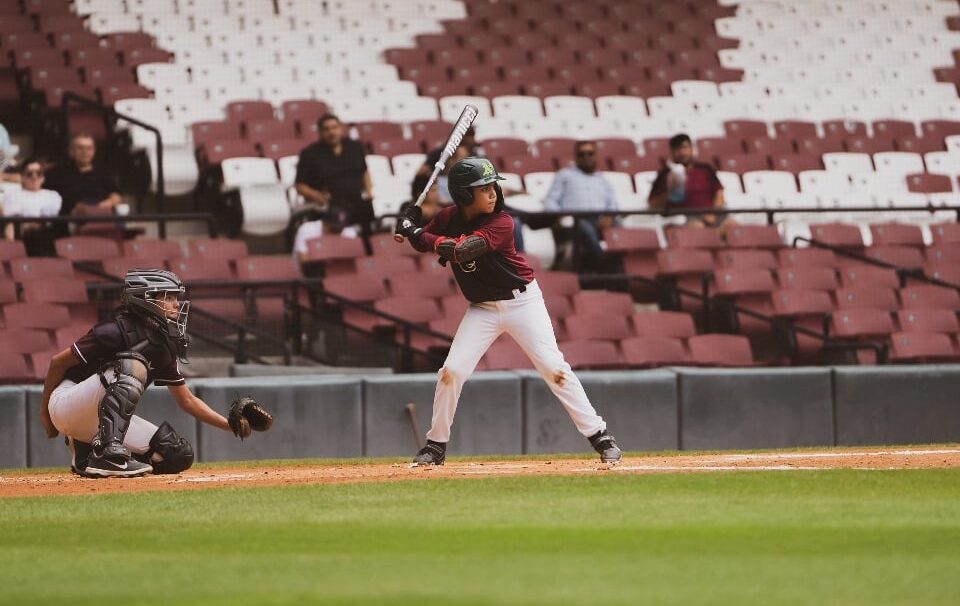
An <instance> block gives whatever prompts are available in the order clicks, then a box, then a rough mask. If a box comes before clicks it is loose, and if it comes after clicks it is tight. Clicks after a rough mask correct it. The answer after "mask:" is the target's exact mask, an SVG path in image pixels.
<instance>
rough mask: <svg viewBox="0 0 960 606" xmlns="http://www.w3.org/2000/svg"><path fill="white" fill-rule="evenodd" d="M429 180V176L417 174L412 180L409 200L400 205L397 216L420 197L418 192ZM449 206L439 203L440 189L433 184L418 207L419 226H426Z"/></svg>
mask: <svg viewBox="0 0 960 606" xmlns="http://www.w3.org/2000/svg"><path fill="white" fill-rule="evenodd" d="M429 179H430V174H429V173H427V174H418V175H417V176H416V177H414V178H413V184H412V185H411V186H410V200H409V201H408V202H404V203H403V204H401V205H400V210H399V213H398V214H403V212H404V211H405V210H407V209H408V208H409V207H410V206H412V205H413V204H414V202H416V201H417V198H418V197H420V192H422V191H423V188H424V187H426V185H427V181H428V180H429ZM445 206H449V204H444V203H441V202H440V187H439V185H437V183H434V184H433V187H431V188H430V191H429V192H427V196H426V197H425V198H424V199H423V204H421V205H420V216H421V221H420V225H421V226H423V225H426V224H427V223H429V222H430V220H431V219H433V218H434V217H435V216H436V214H437V213H438V212H440V209H442V208H444V207H445Z"/></svg>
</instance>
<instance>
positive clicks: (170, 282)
mask: <svg viewBox="0 0 960 606" xmlns="http://www.w3.org/2000/svg"><path fill="white" fill-rule="evenodd" d="M184 292H185V289H184V288H183V283H182V282H180V278H178V277H177V274H175V273H173V272H172V271H167V270H165V269H131V270H130V271H128V272H127V275H126V277H125V278H124V280H123V298H122V301H121V302H122V304H123V305H124V306H126V308H127V309H128V310H130V311H131V312H132V313H134V314H136V315H137V316H139V317H141V318H143V319H144V320H146V321H147V323H148V324H150V325H152V326H154V327H156V328H157V329H159V330H161V331H163V332H164V333H166V335H167V336H169V337H170V338H172V339H174V340H175V341H177V342H182V341H185V340H186V338H187V316H188V315H189V313H190V301H187V300H185V299H183V298H182V297H183V295H184Z"/></svg>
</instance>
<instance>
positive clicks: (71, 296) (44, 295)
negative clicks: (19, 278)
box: [21, 278, 88, 305]
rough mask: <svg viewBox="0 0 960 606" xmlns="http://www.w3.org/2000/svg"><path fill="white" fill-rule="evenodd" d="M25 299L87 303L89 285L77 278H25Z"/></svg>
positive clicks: (38, 301)
mask: <svg viewBox="0 0 960 606" xmlns="http://www.w3.org/2000/svg"><path fill="white" fill-rule="evenodd" d="M21 286H22V287H23V301H24V302H25V303H60V304H64V305H66V304H69V303H85V302H86V301H87V300H88V295H87V285H86V283H84V282H83V280H80V279H77V278H41V279H33V280H25V281H24V282H23V283H22V284H21Z"/></svg>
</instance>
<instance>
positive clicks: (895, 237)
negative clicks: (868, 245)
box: [870, 223, 923, 247]
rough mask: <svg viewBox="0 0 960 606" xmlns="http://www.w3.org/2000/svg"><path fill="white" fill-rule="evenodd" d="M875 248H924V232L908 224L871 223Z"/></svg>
mask: <svg viewBox="0 0 960 606" xmlns="http://www.w3.org/2000/svg"><path fill="white" fill-rule="evenodd" d="M870 234H871V235H872V236H873V245H874V246H887V245H900V246H916V247H923V232H922V231H921V230H920V227H919V226H917V225H912V224H908V223H871V224H870Z"/></svg>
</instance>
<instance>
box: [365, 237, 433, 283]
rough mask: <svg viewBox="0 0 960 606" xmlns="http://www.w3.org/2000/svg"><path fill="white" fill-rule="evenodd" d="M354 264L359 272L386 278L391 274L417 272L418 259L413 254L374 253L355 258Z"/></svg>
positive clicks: (382, 278)
mask: <svg viewBox="0 0 960 606" xmlns="http://www.w3.org/2000/svg"><path fill="white" fill-rule="evenodd" d="M394 246H396V243H394ZM354 266H355V267H356V271H357V273H358V274H362V275H365V276H370V277H377V278H380V279H381V280H385V279H386V278H388V277H390V276H391V275H397V274H410V273H413V272H416V271H417V260H416V258H414V257H411V256H401V255H372V256H369V257H359V258H357V259H354Z"/></svg>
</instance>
